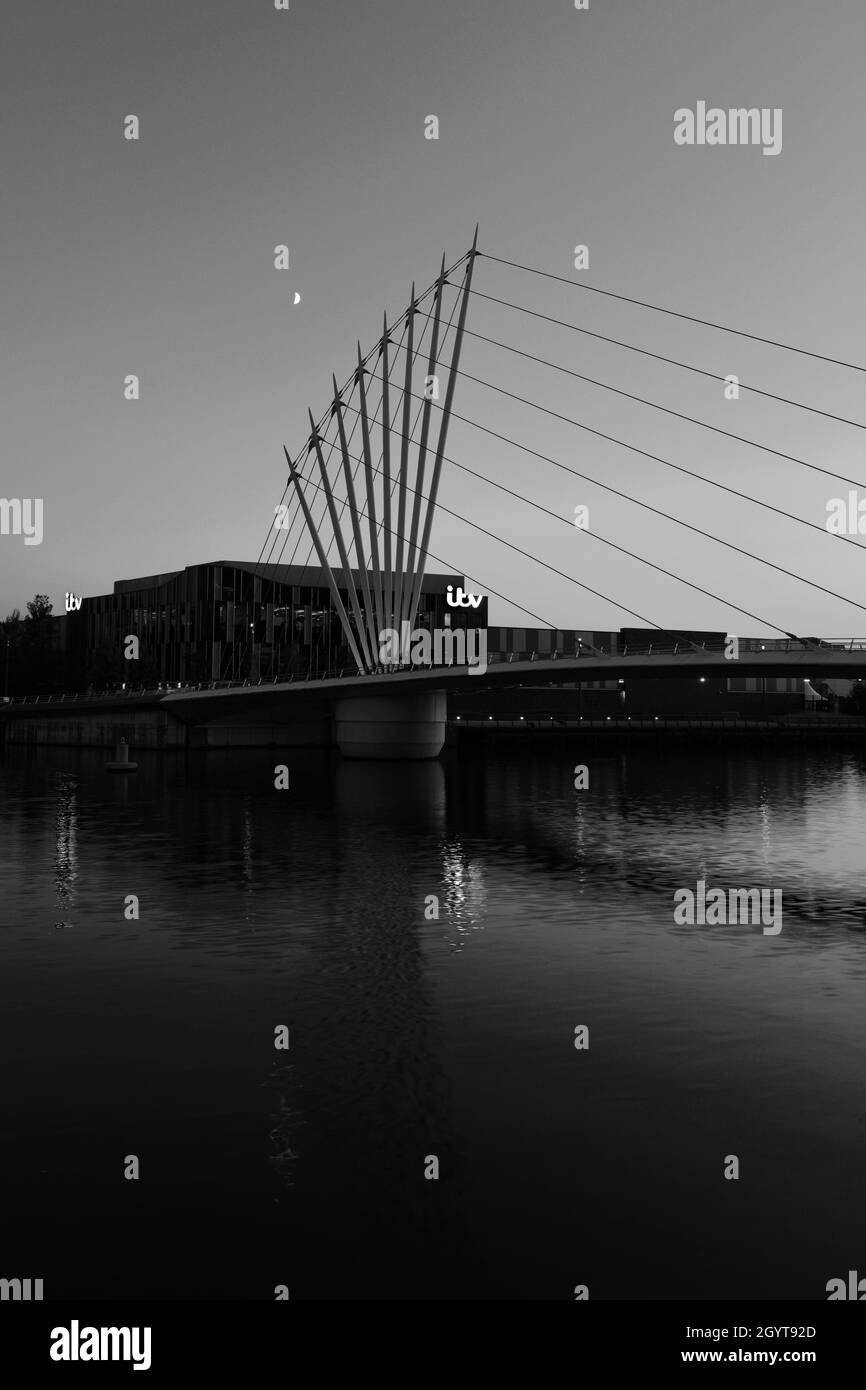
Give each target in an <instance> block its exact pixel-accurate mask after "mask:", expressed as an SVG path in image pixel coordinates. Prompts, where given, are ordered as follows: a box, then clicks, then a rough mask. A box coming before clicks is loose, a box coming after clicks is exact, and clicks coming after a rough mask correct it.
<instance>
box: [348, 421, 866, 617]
mask: <svg viewBox="0 0 866 1390" xmlns="http://www.w3.org/2000/svg"><path fill="white" fill-rule="evenodd" d="M354 408H355V407H354V406H350V407H349V409H350V410H354ZM457 418H458V419H459V418H461V417H459V416H458V417H457ZM498 437H499V438H501V439H503V440H507V442H508V443H511V444H514V445H515V447H516V448H518V449H522V448H523V447H524V446H523V445H522V444H516V443H515V441H514V440H509V439H507V436H506V435H500V436H498ZM527 452H528V453H531V454H533V455H534V457H535V458H539V459H543V460H544V461H545V462H546V463H552V464H553V465H554V467H555V468H561V469H562V470H563V471H564V472H566V473H570V474H572V476H573V477H575V478H581V479H582V480H583V481H584V482H588V483H592V484H593V485H594V486H595V487H600V488H603V489H604V491H605V492H611V493H613V494H614V496H615V497H622V498H624V499H625V501H626V502H632V503H634V505H635V506H636V507H642V508H643V509H644V510H645V511H648V512H652V513H653V514H654V515H655V516H660V517H661V518H662V519H663V520H664V521H670V522H672V523H673V524H674V525H675V526H682V527H684V528H685V530H687V531H693V532H694V534H695V535H697V536H703V537H704V538H705V539H706V540H710V541H715V543H716V544H717V545H723V546H724V547H725V548H726V549H727V550H733V551H735V552H736V554H738V555H742V556H744V557H745V558H746V559H747V560H754V561H756V563H757V564H759V565H765V566H766V567H767V568H768V569H772V570H776V571H777V573H778V574H784V575H786V576H787V578H789V579H795V580H797V582H798V583H800V584H806V585H808V586H809V588H811V589H816V590H818V591H819V592H820V593H822V594H827V596H828V597H829V598H836V599H839V600H840V601H841V602H842V603H848V604H850V605H851V607H852V608H860V609H862V611H863V612H864V613H866V604H862V603H858V602H857V601H856V599H852V598H847V597H846V596H845V594H837V593H836V591H835V590H834V589H828V588H826V587H825V586H824V585H823V584H818V583H817V581H815V580H813V579H806V578H805V576H804V575H802V574H797V573H796V572H795V571H794V570H789V569H786V568H785V566H784V565H776V564H774V563H773V561H772V560H766V559H764V557H763V556H761V555H755V554H753V553H752V551H751V550H743V549H742V547H741V546H739V545H734V543H733V541H726V540H723V539H722V537H721V536H714V535H713V534H712V532H711V531H703V530H702V529H701V527H700V526H693V525H692V523H691V522H689V521H683V520H682V519H681V518H680V517H676V516H671V515H670V514H669V513H668V512H663V511H661V510H660V509H659V508H658V507H653V506H651V505H650V503H649V502H641V501H640V499H639V498H637V497H632V496H630V495H629V493H627V492H621V491H620V489H619V488H615V487H610V486H609V485H608V484H607V483H600V482H597V480H596V479H595V478H592V477H590V476H589V475H588V474H586V473H580V472H578V470H577V469H576V468H569V467H568V465H567V464H564V463H560V462H559V461H558V460H557V459H553V458H550V457H549V456H548V455H547V454H539V453H538V452H537V451H536V450H535V449H529V450H527ZM442 458H443V461H444V462H445V463H450V464H452V465H453V467H454V468H459V469H460V470H461V472H463V473H469V474H471V476H472V477H473V478H478V479H480V481H481V482H483V483H488V484H489V485H490V487H495V488H498V489H499V491H500V492H507V493H508V495H509V496H510V497H514V498H516V499H517V500H518V501H519V502H525V503H526V505H527V506H529V507H534V508H535V509H536V511H540V512H545V513H546V514H547V516H552V517H554V519H555V520H556V521H561V522H562V523H563V525H564V526H568V527H569V528H573V526H574V523H573V522H571V521H569V520H568V518H567V517H564V516H563V515H562V514H561V513H560V512H554V511H551V509H550V508H549V507H545V506H543V505H542V504H541V503H540V502H534V501H533V500H532V498H531V497H524V496H523V494H522V493H519V492H515V491H514V489H513V488H510V487H506V485H505V484H504V483H498V482H496V480H495V479H494V478H488V477H487V475H486V474H485V473H479V472H478V471H477V469H475V468H470V467H469V465H468V464H465V463H458V461H457V459H454V458H449V456H448V455H447V454H443V455H442ZM589 534H590V535H592V536H595V538H596V540H600V541H603V542H604V544H606V545H614V542H613V541H608V540H606V539H605V537H603V536H601V535H599V533H598V532H597V531H590V532H589ZM614 548H615V549H620V548H621V547H619V546H615V545H614ZM625 553H626V554H631V552H630V551H626V552H625ZM633 558H635V559H641V557H640V556H633ZM642 563H646V564H651V563H652V561H649V560H647V561H642ZM665 573H666V571H665ZM683 582H684V583H686V582H688V581H685V580H684V581H683Z"/></svg>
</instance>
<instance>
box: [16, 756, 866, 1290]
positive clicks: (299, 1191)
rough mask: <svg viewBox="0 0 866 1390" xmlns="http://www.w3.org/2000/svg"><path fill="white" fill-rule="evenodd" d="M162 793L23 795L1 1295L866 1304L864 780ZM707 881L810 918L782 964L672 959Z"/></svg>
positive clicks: (67, 763) (267, 778)
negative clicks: (844, 1283) (278, 1033)
mask: <svg viewBox="0 0 866 1390" xmlns="http://www.w3.org/2000/svg"><path fill="white" fill-rule="evenodd" d="M137 756H138V758H139V764H140V770H139V771H138V773H136V774H134V775H130V776H128V777H125V778H122V777H112V776H110V775H108V774H106V773H105V771H104V762H105V755H104V754H102V753H100V752H96V751H91V750H87V751H76V750H71V749H70V750H63V749H58V750H48V749H42V750H37V751H36V752H27V751H25V750H18V749H7V750H6V752H5V754H3V755H2V756H0V876H2V877H0V967H2V968H0V1057H2V1070H3V1116H4V1118H3V1139H4V1142H3V1144H2V1145H0V1193H2V1197H0V1232H2V1240H0V1247H2V1259H0V1263H2V1266H3V1267H2V1269H0V1275H3V1276H4V1277H12V1276H21V1277H28V1276H29V1277H42V1278H44V1280H45V1293H46V1297H52V1296H56V1297H62V1296H69V1295H81V1296H83V1297H93V1298H108V1297H121V1298H139V1297H143V1296H156V1297H165V1298H182V1299H187V1298H188V1299H194V1298H219V1297H223V1298H244V1299H262V1298H264V1299H271V1298H273V1290H274V1286H275V1285H276V1284H286V1285H288V1287H289V1289H290V1291H291V1297H292V1298H293V1299H296V1298H299V1299H304V1298H351V1299H370V1298H396V1299H413V1298H424V1299H436V1298H449V1297H454V1298H463V1299H482V1298H564V1299H570V1298H571V1297H572V1296H573V1289H574V1286H575V1285H577V1284H581V1283H584V1284H588V1285H589V1289H590V1296H591V1297H592V1298H593V1299H595V1298H603V1299H629V1298H640V1299H643V1298H662V1299H674V1298H706V1299H712V1298H749V1299H765V1298H767V1299H771V1298H805V1299H823V1298H825V1297H826V1293H825V1285H826V1282H827V1280H828V1279H830V1278H833V1277H836V1276H842V1277H845V1276H846V1274H847V1271H848V1270H849V1269H853V1268H856V1269H860V1270H861V1272H866V1206H864V1203H863V1201H862V1195H863V1191H864V1186H866V1182H864V1164H866V1026H864V1025H866V1009H864V1002H866V885H864V875H866V853H864V845H866V758H864V757H863V756H861V755H860V754H852V753H850V752H847V753H846V752H844V751H839V750H834V751H832V752H830V753H819V752H806V753H802V752H799V751H790V750H789V751H783V752H781V753H778V752H777V753H766V754H761V753H756V752H754V751H751V752H747V751H745V750H737V749H735V750H733V751H731V752H730V753H726V752H721V753H720V752H718V751H716V752H713V753H710V752H702V751H689V752H688V753H686V752H676V753H669V754H657V753H650V752H640V751H638V752H633V751H630V752H628V754H620V753H618V752H616V753H613V752H610V751H608V752H603V753H594V754H592V755H590V756H586V755H582V754H580V753H579V752H574V753H572V752H570V751H569V750H567V749H566V750H562V749H558V750H555V751H554V750H551V751H550V752H549V753H546V752H542V753H540V754H539V753H535V754H533V756H531V757H527V756H520V755H517V754H515V755H512V754H510V753H499V752H497V753H496V754H495V755H493V754H488V755H487V756H486V757H480V756H466V757H463V758H462V759H461V760H460V761H458V760H457V759H456V757H455V756H454V755H453V754H449V755H448V756H447V757H446V758H445V759H444V760H443V761H442V762H441V763H433V764H426V765H405V766H401V767H399V766H388V765H385V764H381V765H375V764H357V763H350V762H345V761H341V760H338V759H336V758H332V757H330V756H329V755H326V754H321V755H320V754H318V753H309V754H298V753H293V754H292V755H291V756H290V759H289V763H290V767H291V789H290V790H289V791H287V792H276V791H275V790H274V789H273V766H274V763H275V762H276V761H277V760H278V756H279V755H277V754H275V753H273V752H270V753H269V752H255V753H251V754H240V755H239V754H237V753H234V754H208V755H200V756H199V757H197V758H190V759H184V758H183V757H182V756H179V757H177V758H172V757H160V756H158V755H149V754H138V755H137ZM578 761H587V762H588V763H589V765H590V778H591V786H590V789H589V790H588V791H583V792H575V790H574V787H573V781H574V777H573V768H574V764H575V763H576V762H578ZM699 878H704V879H706V880H707V881H708V882H709V883H711V884H714V885H717V886H721V887H726V888H727V887H748V886H763V887H768V888H780V889H782V892H783V902H784V917H783V929H782V932H781V935H780V936H778V937H765V936H764V935H763V934H762V932H761V929H760V927H730V926H728V927H681V926H677V925H675V924H674V922H673V893H674V890H675V889H676V888H677V887H684V886H685V887H688V886H690V887H692V888H694V886H695V882H696V880H697V879H699ZM132 893H134V894H136V895H137V896H138V898H139V900H140V920H138V921H127V920H125V918H124V899H125V898H126V896H127V895H128V894H132ZM431 894H435V895H436V896H437V897H438V899H439V902H440V915H439V919H438V920H426V919H425V898H427V897H428V896H429V895H431ZM280 1024H285V1025H287V1026H288V1027H289V1029H290V1033H291V1048H290V1051H289V1052H278V1051H275V1049H274V1045H273V1040H274V1029H275V1028H276V1027H277V1026H278V1025H280ZM579 1024H585V1025H587V1026H588V1027H589V1030H590V1048H589V1051H585V1052H578V1051H576V1050H575V1048H574V1030H575V1027H576V1026H577V1025H579ZM129 1154H135V1155H137V1156H138V1158H139V1160H140V1165H141V1177H140V1180H139V1181H138V1182H129V1181H125V1180H124V1177H123V1169H124V1159H125V1157H126V1155H129ZM432 1154H435V1155H436V1156H437V1157H438V1159H439V1164H440V1179H439V1181H438V1182H432V1181H426V1180H425V1178H424V1161H425V1156H427V1155H432ZM728 1154H736V1155H738V1157H739V1159H740V1168H741V1177H740V1180H739V1181H738V1182H731V1181H725V1179H724V1177H723V1170H724V1164H725V1156H726V1155H728Z"/></svg>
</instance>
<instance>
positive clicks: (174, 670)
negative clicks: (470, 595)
mask: <svg viewBox="0 0 866 1390" xmlns="http://www.w3.org/2000/svg"><path fill="white" fill-rule="evenodd" d="M333 573H334V578H335V580H336V582H337V588H338V591H339V593H340V597H341V599H342V601H343V605H344V607H345V608H346V611H347V612H348V613H349V614H350V619H351V605H350V602H349V597H348V591H347V590H346V588H345V586H344V584H343V583H342V582H341V581H342V577H343V576H342V571H341V570H339V569H335V570H334V571H333ZM355 581H356V587H357V589H358V593H359V599H360V601H361V604H362V607H363V599H362V597H361V585H360V580H359V577H358V575H357V574H355ZM464 583H465V580H464V578H463V576H462V575H454V574H448V575H441V574H427V575H425V577H424V582H423V586H422V591H421V601H420V604H419V610H418V616H417V618H416V621H415V626H416V627H419V628H421V627H428V628H430V627H443V626H445V625H446V623H445V615H446V613H447V614H448V615H449V619H450V622H451V625H452V626H458V625H459V626H469V623H468V621H467V620H466V615H465V614H464V613H459V612H457V613H455V612H453V611H452V610H451V609H450V608H448V606H447V604H446V597H445V595H446V590H447V587H448V585H449V584H450V585H453V586H454V587H455V588H456V587H457V586H458V585H462V584H464ZM486 609H487V600H486V599H485V600H484V601H483V606H482V609H481V610H478V611H475V612H473V615H472V625H473V626H484V625H486V621H487V613H486ZM74 617H75V620H76V621H75V622H74V624H72V625H71V629H70V647H71V649H72V652H71V654H72V658H73V662H74V663H75V664H76V665H77V666H78V667H79V675H80V676H86V671H87V668H88V663H91V664H92V658H93V654H94V653H98V652H104V653H106V654H108V655H110V656H111V657H113V659H114V662H115V665H114V666H113V667H112V670H113V671H116V675H117V679H118V682H119V681H121V680H122V679H124V678H126V679H130V680H132V681H137V680H142V681H143V682H144V683H150V682H151V681H158V682H165V683H168V684H176V683H178V682H179V683H181V684H193V685H195V684H198V683H199V682H202V683H204V682H207V683H209V682H211V681H222V680H226V681H228V680H255V681H257V680H259V679H273V678H274V677H277V676H286V675H291V674H304V675H306V674H312V675H316V674H317V673H319V674H324V673H325V672H326V671H337V670H340V669H345V668H353V667H355V666H356V662H355V660H354V658H353V657H352V654H351V650H350V648H349V646H348V644H347V642H346V638H345V634H344V632H343V627H342V624H341V622H340V618H339V615H338V613H337V611H336V608H335V606H334V601H333V597H332V595H331V591H330V588H329V586H328V583H327V579H326V577H325V575H324V573H323V571H322V570H321V569H319V568H318V567H316V568H313V567H310V566H304V565H270V564H264V563H262V564H245V563H242V562H238V561H217V562H215V563H213V564H206V565H190V566H188V567H187V568H186V569H183V570H178V571H175V572H173V573H170V574H158V575H151V576H148V577H146V578H143V579H126V580H118V581H117V583H115V586H114V593H112V594H104V595H100V596H98V597H94V598H85V599H84V601H83V603H82V607H81V612H80V613H79V614H75V615H74ZM352 626H353V629H354V627H355V623H354V620H352ZM129 637H137V638H138V643H139V660H138V661H137V662H136V661H124V660H123V652H124V648H125V646H126V644H127V639H128V638H129Z"/></svg>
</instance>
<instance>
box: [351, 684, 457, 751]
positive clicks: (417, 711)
mask: <svg viewBox="0 0 866 1390" xmlns="http://www.w3.org/2000/svg"><path fill="white" fill-rule="evenodd" d="M447 714H448V697H447V695H446V693H445V691H444V690H425V691H424V692H423V693H421V692H419V693H417V694H416V693H414V692H413V693H412V694H407V695H356V696H351V695H350V696H344V697H343V698H342V699H339V700H337V702H336V705H335V708H334V732H335V736H336V742H337V747H338V748H339V750H340V752H341V753H342V754H343V755H344V757H347V758H390V759H398V758H403V759H414V758H438V756H439V754H440V753H441V751H442V745H443V744H444V742H445V720H446V718H447Z"/></svg>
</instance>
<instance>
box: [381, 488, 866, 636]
mask: <svg viewBox="0 0 866 1390" xmlns="http://www.w3.org/2000/svg"><path fill="white" fill-rule="evenodd" d="M380 471H381V470H380V469H378V468H377V469H376V470H375V472H377V473H378V472H380ZM479 476H480V475H479ZM485 481H486V480H485ZM410 490H411V491H412V492H414V491H415V489H414V488H412V489H410ZM421 497H422V499H424V500H429V499H427V498H425V495H424V493H421ZM524 500H525V499H524ZM437 508H438V509H439V510H440V511H443V512H446V513H447V514H448V516H453V517H456V518H457V520H458V521H462V522H464V523H465V525H467V526H471V527H472V529H473V530H474V531H480V532H481V533H482V534H483V535H485V536H489V537H490V538H491V540H495V541H499V543H500V544H501V545H505V546H507V547H508V549H509V550H514V551H516V552H517V554H518V555H523V556H525V557H526V558H527V559H529V560H533V561H534V562H535V564H537V565H541V566H543V568H544V569H547V570H550V571H551V572H552V573H553V574H557V575H559V576H560V577H561V578H562V579H567V580H568V582H569V583H570V584H576V585H577V586H578V588H581V589H586V590H587V592H588V593H590V594H594V595H595V596H596V598H602V599H604V601H605V602H606V603H611V604H613V605H614V607H615V608H619V609H620V610H621V611H622V612H623V613H630V614H631V616H632V617H634V618H640V620H641V622H644V623H649V624H650V626H651V627H656V628H659V629H660V630H661V631H668V630H670V629H665V628H664V627H663V625H662V624H661V623H654V622H652V621H651V619H649V618H645V617H644V616H643V615H642V614H640V613H636V612H635V611H634V609H632V608H626V607H625V606H624V605H623V604H621V603H617V602H616V600H615V599H612V598H610V597H609V595H607V594H602V593H599V591H598V590H597V589H591V588H590V587H589V585H588V584H583V583H581V581H580V580H579V579H575V578H574V576H573V575H570V574H566V573H565V571H564V570H560V569H557V568H556V566H555V565H549V564H548V563H547V561H546V560H541V559H539V557H538V556H537V555H531V554H530V552H529V551H528V550H522V549H521V547H520V546H519V545H514V544H513V543H512V542H511V541H507V540H506V539H505V537H504V536H500V535H498V534H497V532H495V531H488V529H487V527H486V526H482V525H481V524H480V523H479V522H477V521H472V520H471V519H470V518H469V517H467V516H463V515H462V514H461V513H460V512H452V511H451V509H450V508H449V507H444V506H442V505H441V504H440V503H437ZM587 534H588V535H591V536H595V539H596V540H601V539H602V537H601V536H599V535H597V533H595V532H593V531H590V532H588V533H587ZM604 544H605V545H609V546H611V547H612V548H613V549H614V550H619V551H621V552H622V554H623V555H628V556H629V557H630V558H631V559H632V560H637V561H639V563H641V564H644V565H648V566H649V567H650V568H651V569H654V570H658V571H659V573H660V574H665V575H667V576H668V578H669V579H675V580H676V581H677V582H678V583H680V584H685V585H686V587H687V588H689V589H695V590H696V591H697V592H698V593H700V594H703V595H704V596H705V597H706V598H711V599H713V601H714V602H716V603H722V604H724V606H725V607H726V608H730V609H732V610H733V611H734V612H737V613H742V614H744V616H745V617H747V618H754V620H755V622H757V623H765V624H766V625H767V627H772V628H774V629H775V631H776V632H782V633H784V635H785V636H786V637H790V636H791V635H792V634H791V633H790V632H788V630H787V629H786V628H783V627H779V625H778V623H773V622H770V620H769V619H768V618H762V617H761V616H760V615H759V614H757V613H752V612H750V611H749V609H748V608H741V607H740V606H739V604H736V603H731V602H730V601H729V600H728V599H724V598H721V597H720V595H718V594H714V593H711V592H710V590H709V589H702V588H701V586H700V585H699V584H693V583H692V582H691V580H690V579H683V577H682V575H679V574H674V573H673V571H672V570H666V569H664V568H663V567H662V566H661V565H657V564H655V563H654V562H653V561H652V560H645V559H644V558H643V556H641V555H636V554H635V553H634V551H631V550H626V549H625V548H624V547H623V546H620V545H617V544H616V543H615V542H614V541H608V540H605V541H604ZM433 558H434V559H435V558H436V557H435V556H434V557H433ZM507 601H508V602H509V603H510V602H511V600H510V599H509V600H507ZM856 606H857V607H859V606H860V605H859V604H857V605H856ZM523 611H524V612H526V611H528V610H526V609H524V610H523Z"/></svg>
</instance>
